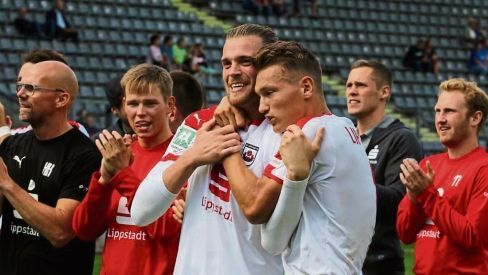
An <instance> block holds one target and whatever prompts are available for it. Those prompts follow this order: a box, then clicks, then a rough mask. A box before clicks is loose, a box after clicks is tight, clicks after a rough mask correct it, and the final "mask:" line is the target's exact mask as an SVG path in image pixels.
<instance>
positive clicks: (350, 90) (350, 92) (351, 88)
mask: <svg viewBox="0 0 488 275" xmlns="http://www.w3.org/2000/svg"><path fill="white" fill-rule="evenodd" d="M356 94H357V92H356V89H355V88H354V86H353V85H351V86H346V96H349V95H356Z"/></svg>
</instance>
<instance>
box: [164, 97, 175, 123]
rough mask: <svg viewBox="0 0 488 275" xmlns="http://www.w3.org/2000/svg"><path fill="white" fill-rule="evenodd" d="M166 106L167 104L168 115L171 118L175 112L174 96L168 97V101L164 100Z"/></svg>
mask: <svg viewBox="0 0 488 275" xmlns="http://www.w3.org/2000/svg"><path fill="white" fill-rule="evenodd" d="M166 104H168V114H169V116H170V118H171V116H174V115H175V111H176V99H175V97H174V96H170V97H168V99H166Z"/></svg>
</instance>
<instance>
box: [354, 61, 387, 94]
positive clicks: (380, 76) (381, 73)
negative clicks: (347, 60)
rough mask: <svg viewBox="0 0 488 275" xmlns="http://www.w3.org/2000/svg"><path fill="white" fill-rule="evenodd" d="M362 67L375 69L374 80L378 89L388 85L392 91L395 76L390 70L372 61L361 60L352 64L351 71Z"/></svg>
mask: <svg viewBox="0 0 488 275" xmlns="http://www.w3.org/2000/svg"><path fill="white" fill-rule="evenodd" d="M362 67H368V68H371V69H373V78H374V79H373V80H374V82H375V83H376V87H377V88H380V87H382V86H384V85H387V86H389V87H390V89H391V86H392V84H393V74H392V73H391V71H390V69H388V67H386V65H385V64H383V63H381V62H379V61H376V60H372V59H371V60H366V59H359V60H356V61H354V63H352V65H351V70H353V69H357V68H362Z"/></svg>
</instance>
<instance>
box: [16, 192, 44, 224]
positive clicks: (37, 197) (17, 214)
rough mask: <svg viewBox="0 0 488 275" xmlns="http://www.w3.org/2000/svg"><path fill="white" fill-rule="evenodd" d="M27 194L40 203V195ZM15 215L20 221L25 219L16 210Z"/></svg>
mask: <svg viewBox="0 0 488 275" xmlns="http://www.w3.org/2000/svg"><path fill="white" fill-rule="evenodd" d="M27 194H29V195H30V196H31V197H32V198H33V199H35V200H36V201H39V195H37V194H34V193H27ZM13 214H14V217H16V218H17V219H20V220H23V219H24V218H23V217H22V215H20V213H19V211H17V210H15V209H14V210H13Z"/></svg>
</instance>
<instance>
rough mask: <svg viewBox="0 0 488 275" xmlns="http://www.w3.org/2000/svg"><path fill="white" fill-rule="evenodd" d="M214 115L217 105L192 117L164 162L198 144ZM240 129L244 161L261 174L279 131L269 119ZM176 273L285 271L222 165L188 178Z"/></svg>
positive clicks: (224, 274)
mask: <svg viewBox="0 0 488 275" xmlns="http://www.w3.org/2000/svg"><path fill="white" fill-rule="evenodd" d="M211 117H213V110H202V111H199V112H197V113H195V114H192V115H190V116H188V118H187V119H186V120H185V122H184V124H183V125H182V126H180V128H179V129H178V131H177V132H176V134H175V137H174V138H173V140H172V142H171V144H170V145H169V146H168V149H167V151H166V154H165V156H164V157H163V161H164V162H168V161H174V160H175V159H177V158H178V156H180V155H181V154H182V153H183V152H184V151H185V150H186V148H188V147H189V146H191V144H192V143H193V140H194V138H195V135H196V130H195V129H198V128H200V127H201V125H202V123H203V122H204V121H206V120H209V119H210V118H211ZM239 134H240V136H241V139H242V141H243V144H244V145H243V149H242V155H243V159H244V162H245V163H246V165H247V166H248V167H249V168H250V169H251V170H252V171H253V172H254V173H255V174H256V175H262V173H263V170H264V166H265V165H266V164H267V163H269V162H270V161H271V160H272V159H273V155H274V153H275V152H277V150H278V146H279V141H280V138H279V136H278V135H277V134H275V133H274V132H273V131H272V127H271V126H270V125H269V123H268V121H267V120H265V121H263V122H260V123H259V124H258V123H253V125H251V126H250V127H249V129H248V131H247V132H240V133H239ZM164 166H166V164H165V165H164ZM166 167H167V166H166ZM174 274H185V275H186V274H192V275H195V274H202V275H207V274H222V275H228V274H235V275H237V274H250V275H251V274H252V275H256V274H266V275H273V274H280V275H281V274H283V266H282V262H281V259H280V257H279V256H272V255H271V254H269V253H268V252H266V251H265V250H264V249H263V248H262V246H261V233H260V226H259V225H252V224H251V223H249V222H248V221H247V219H246V217H245V216H244V215H243V213H242V212H241V210H240V208H239V205H238V204H237V202H236V200H235V198H234V196H233V194H232V191H231V189H230V185H229V182H228V180H227V177H226V175H225V171H224V169H223V166H222V165H221V164H215V165H206V166H201V167H199V168H198V169H197V170H196V171H195V172H194V173H193V174H192V176H191V177H190V178H189V180H188V191H187V197H186V209H185V218H184V221H183V227H182V231H181V237H180V244H179V249H178V256H177V260H176V266H175V271H174Z"/></svg>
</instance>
